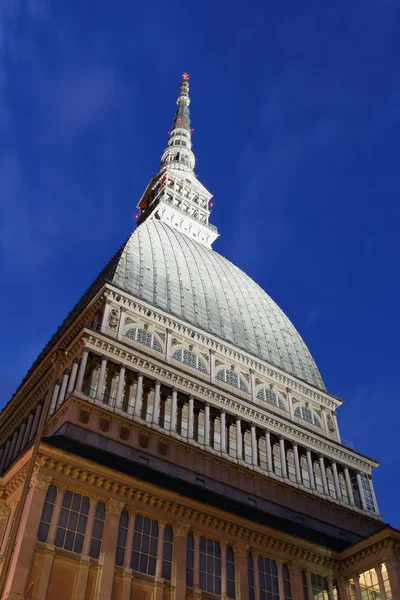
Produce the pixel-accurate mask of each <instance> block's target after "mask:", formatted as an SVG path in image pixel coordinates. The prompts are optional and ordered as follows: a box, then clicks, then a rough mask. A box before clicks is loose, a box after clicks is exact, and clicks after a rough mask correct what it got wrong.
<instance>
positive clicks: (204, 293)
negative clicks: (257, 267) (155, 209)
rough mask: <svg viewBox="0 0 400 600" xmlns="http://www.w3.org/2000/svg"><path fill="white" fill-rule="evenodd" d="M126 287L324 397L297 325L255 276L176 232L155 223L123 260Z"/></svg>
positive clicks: (120, 271)
mask: <svg viewBox="0 0 400 600" xmlns="http://www.w3.org/2000/svg"><path fill="white" fill-rule="evenodd" d="M111 280H112V283H114V284H115V285H116V286H118V287H119V288H121V289H123V290H125V291H127V292H129V293H131V294H133V295H134V296H136V297H137V298H141V299H143V300H145V301H147V302H149V303H151V304H153V305H154V306H157V307H158V308H160V309H163V310H165V311H166V312H168V313H170V314H172V315H175V316H177V317H179V318H181V319H183V320H184V321H186V322H187V323H190V324H192V325H195V326H197V327H200V328H201V329H203V330H204V331H206V332H209V333H211V334H214V335H216V336H218V337H219V338H221V340H225V341H227V342H231V343H232V344H234V345H235V346H237V347H238V348H241V349H243V350H246V351H247V352H249V353H251V354H252V355H254V356H256V357H258V358H260V359H263V360H265V361H267V362H268V363H270V364H271V365H273V366H275V367H278V368H280V369H282V370H283V371H285V372H286V373H290V374H291V375H294V376H295V377H298V378H299V379H301V380H303V381H305V382H307V383H309V384H311V385H313V386H315V387H317V388H319V389H322V390H324V389H325V386H324V384H323V381H322V378H321V375H320V373H319V371H318V369H317V366H316V364H315V362H314V360H313V358H312V356H311V354H310V352H309V351H308V348H307V346H306V345H305V343H304V342H303V340H302V338H301V336H300V335H299V333H298V332H297V331H296V329H295V328H294V326H293V325H292V323H291V322H290V321H289V319H288V318H287V317H286V315H285V314H284V313H283V312H282V311H281V309H280V308H279V307H278V306H277V304H276V303H275V302H274V301H273V300H272V299H271V298H270V297H269V296H268V294H266V293H265V292H264V290H262V289H261V288H260V287H259V286H258V285H257V284H256V283H255V282H254V281H253V280H252V279H250V277H248V276H247V275H246V274H245V273H243V271H241V270H240V269H239V268H238V267H236V266H235V265H233V264H232V263H231V262H229V261H228V260H227V259H226V258H224V257H222V256H221V255H219V254H218V253H217V252H214V251H213V250H212V249H211V248H207V247H205V246H203V245H201V244H199V243H198V242H196V241H194V240H191V239H190V238H189V237H188V236H187V235H185V234H183V233H180V232H179V231H177V230H176V229H174V228H172V227H170V226H169V225H167V224H165V223H163V222H161V221H158V220H155V219H148V220H146V221H145V222H143V223H142V224H141V225H140V226H139V227H138V228H137V229H136V230H135V231H134V232H133V233H132V235H131V236H130V238H129V240H128V241H127V243H126V244H125V246H124V247H123V249H122V251H121V252H120V253H119V257H118V262H117V264H116V265H115V270H113V275H112V277H111Z"/></svg>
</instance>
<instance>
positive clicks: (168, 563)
mask: <svg viewBox="0 0 400 600" xmlns="http://www.w3.org/2000/svg"><path fill="white" fill-rule="evenodd" d="M172 543H173V532H172V527H171V525H167V526H166V527H165V531H164V555H163V567H162V576H163V577H164V579H166V580H167V581H170V579H171V571H172Z"/></svg>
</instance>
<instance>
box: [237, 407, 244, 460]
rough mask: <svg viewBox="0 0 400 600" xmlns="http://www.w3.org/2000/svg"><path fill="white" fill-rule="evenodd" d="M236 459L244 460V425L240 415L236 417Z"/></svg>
mask: <svg viewBox="0 0 400 600" xmlns="http://www.w3.org/2000/svg"><path fill="white" fill-rule="evenodd" d="M236 457H237V459H238V460H243V442H242V424H241V421H240V417H239V415H238V416H237V417H236Z"/></svg>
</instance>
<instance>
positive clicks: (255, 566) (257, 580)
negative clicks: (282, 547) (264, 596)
mask: <svg viewBox="0 0 400 600" xmlns="http://www.w3.org/2000/svg"><path fill="white" fill-rule="evenodd" d="M252 555H253V574H254V575H253V576H254V598H255V600H258V599H259V597H260V575H259V573H258V554H257V553H256V552H252Z"/></svg>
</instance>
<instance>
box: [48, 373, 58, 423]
mask: <svg viewBox="0 0 400 600" xmlns="http://www.w3.org/2000/svg"><path fill="white" fill-rule="evenodd" d="M60 387H61V381H60V380H59V379H58V380H57V381H56V385H55V386H54V390H53V395H52V397H51V403H50V409H49V415H52V414H53V412H54V411H55V409H56V405H57V398H58V394H59V391H60Z"/></svg>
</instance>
